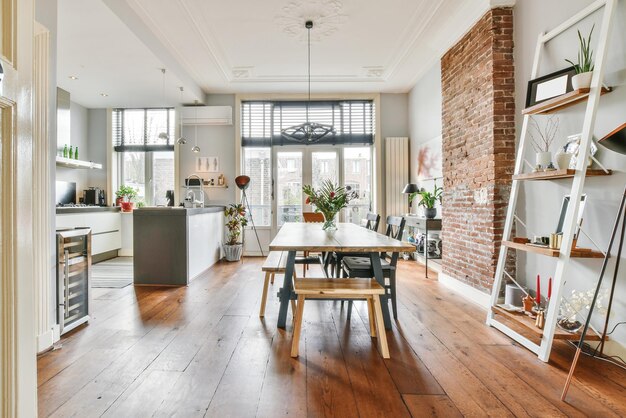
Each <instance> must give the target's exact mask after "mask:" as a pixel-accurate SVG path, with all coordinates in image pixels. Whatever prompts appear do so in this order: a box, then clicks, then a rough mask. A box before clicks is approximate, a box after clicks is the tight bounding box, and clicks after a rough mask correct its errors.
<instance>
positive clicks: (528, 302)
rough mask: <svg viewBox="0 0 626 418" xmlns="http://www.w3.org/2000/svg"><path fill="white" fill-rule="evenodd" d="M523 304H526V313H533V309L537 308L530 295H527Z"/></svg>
mask: <svg viewBox="0 0 626 418" xmlns="http://www.w3.org/2000/svg"><path fill="white" fill-rule="evenodd" d="M522 303H523V304H524V312H532V311H533V307H534V306H535V299H533V297H532V296H530V294H527V295H526V297H525V298H524V299H522Z"/></svg>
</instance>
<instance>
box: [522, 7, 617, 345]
mask: <svg viewBox="0 0 626 418" xmlns="http://www.w3.org/2000/svg"><path fill="white" fill-rule="evenodd" d="M591 3H592V0H560V1H551V2H546V1H542V0H524V1H519V2H517V5H516V6H515V12H514V25H513V27H514V32H515V34H514V41H515V51H514V54H515V72H516V77H515V80H516V85H515V88H516V109H517V110H516V115H517V119H516V122H517V135H518V137H519V133H520V128H521V122H522V118H521V109H523V107H524V102H525V94H526V86H527V82H528V80H529V78H530V72H531V66H532V60H533V53H534V49H535V44H536V40H537V35H538V34H539V33H540V32H544V31H548V30H550V29H553V28H554V27H556V26H557V25H558V24H560V23H561V22H563V21H564V20H566V19H567V18H568V17H570V16H571V15H573V14H575V13H576V12H578V11H579V10H581V9H583V8H584V7H585V6H587V5H588V4H591ZM600 17H601V16H600V14H599V13H596V14H595V15H593V16H592V19H587V20H585V21H583V22H582V23H581V24H579V25H577V26H576V27H575V28H574V30H571V31H568V32H566V33H565V34H564V35H563V36H562V37H561V38H557V39H556V40H554V41H553V42H551V43H550V45H549V50H548V51H547V55H545V57H546V60H545V63H546V65H544V66H542V68H541V70H540V74H547V73H550V72H552V71H556V70H558V69H561V68H565V67H566V66H567V64H566V63H565V61H564V58H570V59H571V58H575V54H576V49H577V40H576V31H575V30H576V28H580V29H581V32H583V33H588V31H589V30H590V28H591V25H592V24H593V22H596V28H595V30H594V35H597V34H598V33H599V29H600V21H601V20H600ZM625 21H626V3H624V2H617V13H616V15H615V17H614V23H613V33H612V36H611V40H610V42H611V44H610V47H609V49H608V51H609V54H608V67H607V68H606V76H605V82H606V83H607V84H608V85H611V86H613V87H616V90H615V91H614V92H613V93H611V94H609V95H606V96H603V97H602V98H601V100H600V110H599V112H598V117H597V121H596V128H595V135H596V136H597V137H598V138H601V137H602V136H604V135H605V134H606V133H608V132H610V131H611V130H612V129H614V128H615V127H617V126H618V125H619V124H621V123H623V122H625V121H626V113H624V109H625V108H626V89H624V87H623V86H624V84H625V83H626V31H624V25H623V22H625ZM596 41H597V36H595V39H594V40H593V42H594V45H595V42H596ZM584 110H585V107H584V105H577V106H574V107H571V108H569V110H567V111H565V112H561V113H559V121H560V129H559V133H558V139H557V142H558V145H559V146H560V145H562V144H563V143H564V141H565V138H566V137H567V136H568V135H571V134H574V133H578V132H580V130H581V128H582V120H583V114H584ZM540 120H541V119H538V121H540ZM556 149H557V146H556V145H555V146H553V149H552V151H553V152H554V151H556ZM527 158H528V159H529V161H533V160H534V156H533V153H532V152H529V153H528V155H527ZM598 158H599V159H600V160H601V161H602V162H603V163H604V164H605V165H606V166H607V167H609V168H611V169H613V170H614V171H616V173H615V174H614V175H613V176H611V177H600V178H588V179H587V181H586V187H585V193H587V197H588V202H587V206H586V208H585V216H584V223H583V225H584V230H585V231H586V232H587V233H588V234H589V235H590V236H591V237H592V238H593V239H594V241H596V242H597V243H598V244H599V246H600V247H601V248H602V249H604V250H606V248H607V246H608V240H609V234H610V229H611V227H612V223H613V220H614V219H615V215H616V213H617V207H618V204H619V199H620V197H621V194H622V192H623V190H624V185H625V184H626V174H625V173H624V172H625V171H626V157H624V156H621V155H619V154H615V153H613V152H611V151H605V150H602V149H601V150H600V151H599V153H598ZM570 186H571V182H570V181H567V180H563V181H558V182H533V183H525V184H524V187H523V190H522V195H521V201H520V204H519V206H518V214H519V215H520V216H521V217H522V218H525V219H526V221H527V224H528V226H529V228H530V229H531V230H532V231H533V232H534V233H536V234H541V235H547V234H548V233H549V232H553V230H554V229H555V227H556V222H557V218H558V214H559V207H560V203H561V199H562V196H563V195H565V194H567V193H568V191H569V188H570ZM529 234H531V233H529ZM579 246H581V247H593V244H591V243H590V242H589V240H588V239H586V238H581V239H580V241H579ZM614 253H615V252H614ZM518 254H520V253H519V252H518ZM555 263H556V262H555V261H554V260H552V259H548V258H547V257H537V256H526V255H525V254H520V256H519V257H518V276H519V277H526V278H527V279H528V282H529V284H532V283H534V282H533V280H534V277H535V276H536V275H537V274H541V276H542V277H544V278H546V279H547V277H549V276H550V275H552V274H553V273H554V267H555ZM621 263H622V266H624V265H626V260H624V259H622V261H621ZM613 265H614V264H613V263H611V264H610V266H613ZM600 266H601V261H599V260H594V261H580V260H576V261H574V262H573V263H572V265H571V268H570V269H569V270H568V274H567V285H566V290H565V293H564V294H565V296H568V295H569V294H570V293H571V291H572V290H587V289H590V288H592V287H594V286H595V283H596V280H597V276H598V272H599V270H600ZM608 271H609V272H611V269H609V270H608ZM625 278H626V270H624V269H623V267H622V272H621V274H620V277H619V278H618V285H617V289H616V297H615V302H614V310H613V311H614V313H613V316H612V320H611V324H614V323H616V322H618V321H620V320H621V321H623V320H626V280H625ZM531 279H532V280H531ZM608 279H610V277H606V278H605V281H608ZM544 286H545V285H544ZM532 287H533V288H534V284H533V285H532ZM543 291H544V292H545V291H546V290H545V287H544V289H543ZM598 318H599V315H598ZM596 325H597V326H598V327H599V328H600V327H601V326H600V324H599V323H598V322H597V321H596ZM612 338H613V339H614V340H616V341H619V342H620V343H622V344H626V327H625V326H621V327H619V328H618V329H617V331H616V332H615V334H614V335H613V336H612Z"/></svg>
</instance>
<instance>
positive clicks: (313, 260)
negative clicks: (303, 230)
mask: <svg viewBox="0 0 626 418" xmlns="http://www.w3.org/2000/svg"><path fill="white" fill-rule="evenodd" d="M302 219H304V222H305V223H323V222H324V214H323V213H321V212H302ZM303 255H304V256H303V257H296V264H302V277H306V271H307V270H308V269H309V265H310V264H319V263H320V259H319V257H318V256H317V255H315V256H310V253H309V252H308V251H304V254H303Z"/></svg>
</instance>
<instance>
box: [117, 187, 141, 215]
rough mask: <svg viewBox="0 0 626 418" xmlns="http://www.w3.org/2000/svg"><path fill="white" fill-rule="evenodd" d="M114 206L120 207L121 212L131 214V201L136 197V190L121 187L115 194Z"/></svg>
mask: <svg viewBox="0 0 626 418" xmlns="http://www.w3.org/2000/svg"><path fill="white" fill-rule="evenodd" d="M115 196H116V199H115V204H116V205H117V206H121V207H122V212H132V210H133V199H134V198H135V197H137V189H134V188H132V187H130V186H125V185H122V186H120V188H119V189H117V192H115Z"/></svg>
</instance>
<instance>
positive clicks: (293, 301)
mask: <svg viewBox="0 0 626 418" xmlns="http://www.w3.org/2000/svg"><path fill="white" fill-rule="evenodd" d="M296 311H297V305H296V301H295V300H294V299H291V314H292V315H293V320H294V321H295V320H296Z"/></svg>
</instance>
